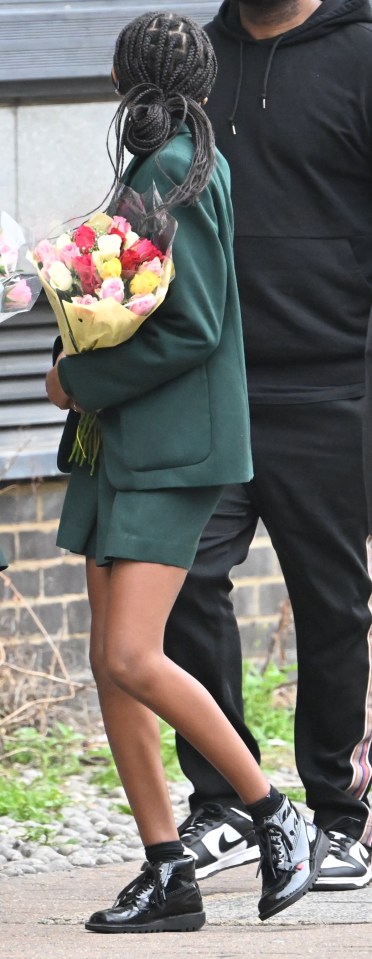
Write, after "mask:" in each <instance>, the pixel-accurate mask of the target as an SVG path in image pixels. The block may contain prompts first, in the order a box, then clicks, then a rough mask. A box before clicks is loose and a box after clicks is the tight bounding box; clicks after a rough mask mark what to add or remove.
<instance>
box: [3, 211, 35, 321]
mask: <svg viewBox="0 0 372 959" xmlns="http://www.w3.org/2000/svg"><path fill="white" fill-rule="evenodd" d="M26 263H27V246H26V240H25V237H24V234H23V231H22V229H21V227H20V226H19V225H18V223H16V221H15V220H13V218H12V217H11V216H9V214H8V213H5V212H3V213H2V214H1V217H0V323H2V322H3V321H4V320H8V319H9V318H10V317H11V316H14V315H15V314H16V313H24V312H26V311H27V310H30V309H31V307H32V306H33V305H34V303H35V300H36V299H37V297H38V296H39V293H40V290H41V284H40V281H39V280H38V277H37V276H36V274H35V273H32V272H31V270H30V267H28V268H27V269H25V266H26Z"/></svg>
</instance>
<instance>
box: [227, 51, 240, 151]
mask: <svg viewBox="0 0 372 959" xmlns="http://www.w3.org/2000/svg"><path fill="white" fill-rule="evenodd" d="M242 83H243V41H242V40H241V41H240V56H239V79H238V86H237V90H236V96H235V103H234V106H233V110H232V114H231V117H229V123H230V126H231V130H232V132H233V134H234V136H236V128H235V123H234V120H235V114H236V111H237V109H238V106H239V100H240V91H241V88H242Z"/></svg>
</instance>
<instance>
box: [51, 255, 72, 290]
mask: <svg viewBox="0 0 372 959" xmlns="http://www.w3.org/2000/svg"><path fill="white" fill-rule="evenodd" d="M48 273H49V281H50V284H51V286H53V287H54V289H55V290H62V292H63V293H66V292H67V290H70V289H71V287H72V276H71V273H70V270H68V269H67V266H65V264H64V263H60V262H59V261H58V260H57V261H56V262H55V263H52V264H51V266H50V267H49V270H48Z"/></svg>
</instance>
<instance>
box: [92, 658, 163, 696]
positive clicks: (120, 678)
mask: <svg viewBox="0 0 372 959" xmlns="http://www.w3.org/2000/svg"><path fill="white" fill-rule="evenodd" d="M105 669H106V674H107V676H108V678H109V679H110V681H111V682H112V683H114V684H115V686H119V688H120V689H122V690H124V692H126V693H128V694H129V695H131V696H134V697H136V698H137V697H138V698H140V699H144V700H146V699H148V697H149V695H151V690H152V689H153V688H154V684H155V682H156V677H157V676H158V675H159V669H160V665H159V662H158V659H157V657H154V658H153V657H149V656H143V655H142V654H140V653H138V652H137V651H136V652H135V653H134V654H133V655H132V654H127V655H124V654H121V655H120V654H119V655H118V654H110V655H109V656H108V657H107V659H106V663H105Z"/></svg>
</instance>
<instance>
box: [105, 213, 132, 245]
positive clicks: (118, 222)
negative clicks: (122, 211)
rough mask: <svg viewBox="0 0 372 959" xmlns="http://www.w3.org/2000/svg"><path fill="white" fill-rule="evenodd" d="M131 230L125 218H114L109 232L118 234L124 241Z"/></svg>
mask: <svg viewBox="0 0 372 959" xmlns="http://www.w3.org/2000/svg"><path fill="white" fill-rule="evenodd" d="M131 229H132V226H131V224H130V223H129V221H128V220H126V219H125V217H124V216H113V218H112V224H111V226H110V229H109V231H108V232H109V233H117V234H118V235H119V236H121V237H122V239H123V240H124V237H125V235H126V233H128V232H129V230H131Z"/></svg>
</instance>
